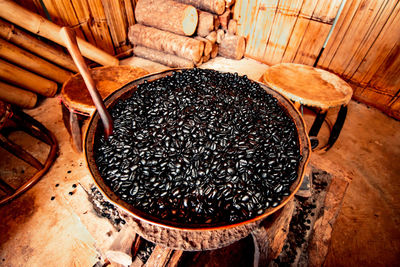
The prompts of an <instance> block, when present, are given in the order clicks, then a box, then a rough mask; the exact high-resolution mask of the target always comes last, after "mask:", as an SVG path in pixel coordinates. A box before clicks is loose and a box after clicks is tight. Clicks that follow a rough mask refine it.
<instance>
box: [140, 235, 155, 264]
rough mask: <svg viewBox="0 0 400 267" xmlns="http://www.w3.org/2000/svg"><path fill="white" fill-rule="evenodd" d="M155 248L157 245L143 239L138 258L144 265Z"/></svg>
mask: <svg viewBox="0 0 400 267" xmlns="http://www.w3.org/2000/svg"><path fill="white" fill-rule="evenodd" d="M155 247H156V244H154V243H152V242H150V241H147V240H146V239H144V238H142V239H141V243H140V246H139V249H138V251H137V254H136V257H138V258H139V259H140V260H141V261H142V262H143V263H146V262H147V260H148V259H149V257H150V255H151V253H153V250H154V248H155Z"/></svg>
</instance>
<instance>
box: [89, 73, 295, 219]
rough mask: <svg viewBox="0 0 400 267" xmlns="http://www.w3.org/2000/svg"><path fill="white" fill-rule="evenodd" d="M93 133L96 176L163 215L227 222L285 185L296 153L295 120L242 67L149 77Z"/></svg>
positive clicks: (256, 209) (274, 200) (277, 197)
mask: <svg viewBox="0 0 400 267" xmlns="http://www.w3.org/2000/svg"><path fill="white" fill-rule="evenodd" d="M110 112H111V116H112V117H113V118H114V133H113V135H112V136H110V137H109V139H108V140H105V138H104V136H102V134H99V135H98V136H97V137H96V142H95V145H94V146H95V147H94V148H95V158H96V163H97V166H98V169H99V172H100V174H101V176H102V177H103V178H104V179H105V181H106V183H107V184H108V185H109V186H110V188H111V189H112V190H113V191H114V192H115V193H116V194H118V195H119V196H120V197H121V198H122V199H123V200H124V201H126V202H128V203H130V204H131V205H133V206H134V207H135V208H137V209H138V210H141V211H142V212H145V213H147V214H150V215H152V216H155V217H157V218H159V219H161V220H163V221H165V222H168V221H169V222H175V223H183V224H186V225H198V224H213V225H223V224H230V223H235V222H240V221H245V220H247V219H250V218H253V217H256V216H258V215H261V214H263V213H264V211H265V210H266V209H268V208H270V207H275V206H277V205H279V203H280V202H281V201H282V199H283V198H284V197H285V196H288V195H289V194H290V186H291V184H292V183H293V182H294V181H295V180H296V179H297V170H298V165H299V161H300V160H301V156H300V151H299V141H298V134H297V130H296V127H295V124H294V122H293V120H292V119H291V117H289V116H288V115H287V114H286V112H285V109H284V108H283V107H282V106H280V104H279V103H278V101H277V100H276V99H275V98H274V97H273V96H271V95H270V94H268V93H267V92H266V91H265V90H264V89H262V88H261V87H260V86H259V84H257V83H255V82H252V81H250V80H249V79H248V78H247V77H246V76H242V77H241V76H239V75H237V74H231V73H220V72H217V71H213V70H201V69H190V70H183V71H176V72H174V73H173V74H172V75H170V76H166V77H164V78H161V79H158V80H155V81H152V82H145V83H143V84H141V85H139V86H138V88H137V91H136V92H135V93H133V95H132V97H131V98H129V99H126V100H120V101H119V102H118V103H117V104H116V105H115V106H114V107H113V108H112V109H111V111H110Z"/></svg>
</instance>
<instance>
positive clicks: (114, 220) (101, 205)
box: [88, 185, 126, 229]
mask: <svg viewBox="0 0 400 267" xmlns="http://www.w3.org/2000/svg"><path fill="white" fill-rule="evenodd" d="M88 194H89V200H90V202H91V203H92V204H93V209H94V210H95V211H96V213H97V215H99V216H100V217H104V218H107V219H108V220H109V221H110V222H111V224H112V225H113V226H114V227H116V228H117V229H119V228H120V227H121V225H123V224H125V223H126V221H125V220H124V218H123V217H122V216H121V214H120V213H119V212H118V209H117V207H115V206H114V205H113V204H111V203H110V202H108V201H107V200H105V198H104V196H103V194H102V193H101V192H100V191H99V189H97V187H96V186H95V185H92V186H91V187H90V191H89V192H88Z"/></svg>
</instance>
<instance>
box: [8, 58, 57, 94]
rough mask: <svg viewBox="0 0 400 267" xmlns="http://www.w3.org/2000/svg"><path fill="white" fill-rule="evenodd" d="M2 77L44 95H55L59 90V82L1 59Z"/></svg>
mask: <svg viewBox="0 0 400 267" xmlns="http://www.w3.org/2000/svg"><path fill="white" fill-rule="evenodd" d="M0 78H2V79H3V80H5V81H8V82H10V83H12V84H16V85H18V86H20V87H23V88H26V89H28V90H30V91H32V92H35V93H38V94H41V95H44V96H54V95H55V93H56V92H57V84H56V83H55V82H52V81H49V80H47V79H45V78H43V77H40V76H38V75H36V74H33V73H31V72H29V71H26V70H24V69H21V68H19V67H16V66H14V65H12V64H10V63H8V62H6V61H3V60H0Z"/></svg>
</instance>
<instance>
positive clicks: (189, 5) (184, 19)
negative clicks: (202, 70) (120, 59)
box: [128, 0, 245, 68]
mask: <svg viewBox="0 0 400 267" xmlns="http://www.w3.org/2000/svg"><path fill="white" fill-rule="evenodd" d="M233 4H234V0H163V1H158V0H139V1H138V3H137V5H136V8H135V17H136V20H137V23H138V24H135V25H133V26H131V27H130V28H129V34H128V37H129V40H130V42H131V43H132V44H133V45H134V48H133V53H134V54H135V55H136V56H138V57H142V58H145V59H148V60H151V61H155V62H158V63H161V64H164V65H167V66H169V67H172V68H191V67H194V66H199V65H201V64H202V63H205V62H207V61H208V60H209V59H211V58H215V57H216V56H217V55H220V56H222V57H226V58H231V59H241V58H242V57H243V55H244V51H245V39H244V37H241V36H237V35H236V32H237V22H236V21H235V20H233V19H231V17H232V16H231V15H232V14H231V6H232V5H233Z"/></svg>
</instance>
